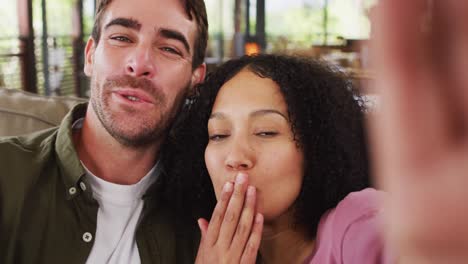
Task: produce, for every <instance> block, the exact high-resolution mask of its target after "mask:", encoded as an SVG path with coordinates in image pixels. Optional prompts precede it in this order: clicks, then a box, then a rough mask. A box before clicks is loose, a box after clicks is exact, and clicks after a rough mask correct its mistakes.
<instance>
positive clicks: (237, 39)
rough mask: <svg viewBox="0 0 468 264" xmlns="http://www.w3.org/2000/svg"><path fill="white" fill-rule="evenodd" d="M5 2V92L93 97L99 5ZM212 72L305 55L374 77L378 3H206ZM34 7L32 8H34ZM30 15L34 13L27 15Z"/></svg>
mask: <svg viewBox="0 0 468 264" xmlns="http://www.w3.org/2000/svg"><path fill="white" fill-rule="evenodd" d="M30 2H31V0H17V1H15V0H1V8H0V87H6V88H11V89H23V90H26V91H31V92H36V93H39V94H45V95H76V96H80V97H86V96H87V95H88V93H87V92H88V85H89V82H88V79H87V78H86V76H84V74H83V72H82V66H83V48H84V43H85V42H86V39H87V38H88V36H89V34H90V32H91V27H92V24H93V17H94V9H95V0H32V3H31V4H29V6H28V3H30ZM205 3H206V6H207V11H208V20H209V25H210V27H209V34H210V40H209V43H208V49H207V57H206V63H207V64H208V65H209V68H212V67H216V65H218V64H219V63H221V62H223V61H226V60H228V59H229V58H233V57H237V56H241V55H243V54H246V53H257V52H262V53H278V52H280V53H299V54H304V55H306V56H312V57H320V58H324V59H327V60H329V61H331V62H332V63H335V64H336V65H338V66H340V67H342V69H343V71H348V72H349V73H350V74H351V76H354V77H355V78H356V79H365V78H368V75H369V73H368V71H366V68H367V63H368V62H367V59H366V58H367V44H366V43H367V40H368V39H369V36H370V32H371V23H370V19H369V13H370V10H371V8H372V7H373V6H374V5H375V3H376V0H287V1H285V0H205ZM28 7H29V9H28ZM28 10H30V12H29V14H28V12H27V11H28Z"/></svg>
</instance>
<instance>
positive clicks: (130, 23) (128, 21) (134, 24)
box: [104, 17, 141, 30]
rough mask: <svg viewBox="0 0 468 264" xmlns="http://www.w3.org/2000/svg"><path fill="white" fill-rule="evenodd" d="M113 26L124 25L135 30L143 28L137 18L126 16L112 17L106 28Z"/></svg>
mask: <svg viewBox="0 0 468 264" xmlns="http://www.w3.org/2000/svg"><path fill="white" fill-rule="evenodd" d="M111 26H122V27H126V28H130V29H135V30H140V29H141V24H140V22H138V21H137V20H136V19H133V18H124V17H118V18H115V19H112V20H111V21H110V22H109V23H107V25H106V26H105V27H104V28H105V29H107V28H109V27H111Z"/></svg>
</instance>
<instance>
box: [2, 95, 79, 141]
mask: <svg viewBox="0 0 468 264" xmlns="http://www.w3.org/2000/svg"><path fill="white" fill-rule="evenodd" d="M86 101H87V100H86V99H83V98H77V97H69V96H50V97H46V96H41V95H37V94H33V93H28V92H24V91H21V90H17V89H5V88H0V136H16V135H21V134H26V133H30V132H35V131H38V130H42V129H47V128H51V127H55V126H58V125H59V124H60V122H61V120H62V118H63V117H64V116H65V115H66V114H67V112H68V111H69V110H70V109H71V108H72V107H73V106H74V105H76V104H78V103H82V102H86Z"/></svg>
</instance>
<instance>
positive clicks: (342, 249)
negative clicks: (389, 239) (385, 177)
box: [312, 188, 386, 263]
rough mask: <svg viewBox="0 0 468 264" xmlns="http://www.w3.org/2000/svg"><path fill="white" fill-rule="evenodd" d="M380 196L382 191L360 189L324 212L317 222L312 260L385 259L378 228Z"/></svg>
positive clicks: (367, 260) (370, 261)
mask: <svg viewBox="0 0 468 264" xmlns="http://www.w3.org/2000/svg"><path fill="white" fill-rule="evenodd" d="M383 196H385V193H384V192H382V191H378V190H375V189H371V188H368V189H364V190H362V191H358V192H353V193H350V194H349V195H347V196H346V197H345V198H344V199H343V200H342V201H341V202H340V203H339V204H338V205H337V206H336V207H335V208H333V209H332V210H330V211H328V212H327V213H326V214H325V215H324V216H323V217H322V219H321V221H320V224H319V228H318V232H317V249H316V257H317V258H315V257H314V261H317V260H318V259H320V258H321V257H325V258H326V259H328V260H331V259H333V260H334V261H338V262H345V263H382V262H383V259H385V258H386V257H385V256H384V255H386V254H384V253H385V252H384V243H383V239H382V234H381V230H382V229H381V228H380V215H381V213H382V212H383V210H382V206H381V200H382V199H383ZM319 256H321V257H319ZM350 260H352V262H349V261H350ZM354 261H361V262H354ZM312 263H320V262H312Z"/></svg>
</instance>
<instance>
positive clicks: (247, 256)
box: [195, 173, 263, 264]
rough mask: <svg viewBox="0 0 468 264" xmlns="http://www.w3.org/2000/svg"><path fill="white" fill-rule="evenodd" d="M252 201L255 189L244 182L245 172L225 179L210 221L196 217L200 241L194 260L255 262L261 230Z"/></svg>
mask: <svg viewBox="0 0 468 264" xmlns="http://www.w3.org/2000/svg"><path fill="white" fill-rule="evenodd" d="M255 204H256V190H255V187H253V186H249V185H248V176H247V174H245V173H239V174H238V175H237V177H236V180H235V182H234V183H232V182H227V183H226V184H225V185H224V187H223V190H222V191H221V194H220V195H219V199H218V203H217V205H216V207H215V209H214V211H213V215H212V217H211V220H210V222H209V223H208V222H207V221H206V220H205V219H199V220H198V224H199V226H200V230H201V242H200V246H199V249H198V255H197V259H196V261H195V263H198V264H202V263H236V264H237V263H243V264H244V263H245V264H248V263H255V260H256V258H257V252H258V249H259V246H260V241H261V238H262V229H263V216H262V215H261V214H259V213H256V208H255Z"/></svg>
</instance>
